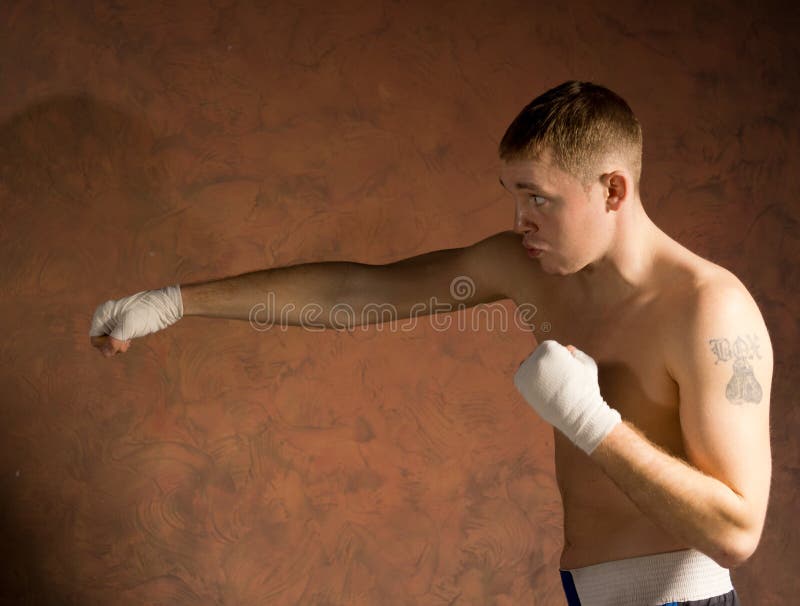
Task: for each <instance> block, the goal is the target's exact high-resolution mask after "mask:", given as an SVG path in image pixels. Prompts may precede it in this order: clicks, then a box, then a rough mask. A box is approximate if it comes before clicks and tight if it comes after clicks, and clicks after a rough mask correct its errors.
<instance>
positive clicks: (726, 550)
mask: <svg viewBox="0 0 800 606" xmlns="http://www.w3.org/2000/svg"><path fill="white" fill-rule="evenodd" d="M760 539H761V535H760V533H758V532H755V531H743V530H741V529H740V530H737V531H736V532H733V533H731V534H730V535H729V536H728V537H726V539H725V541H724V542H723V543H722V544H721V545H718V546H717V553H716V554H712V558H713V559H714V561H716V562H717V564H719V565H720V566H722V567H723V568H729V569H730V568H737V567H739V566H741V565H742V564H744V563H745V562H746V561H747V560H749V559H750V557H751V556H752V555H753V554H754V553H755V551H756V548H757V547H758V543H759V540H760Z"/></svg>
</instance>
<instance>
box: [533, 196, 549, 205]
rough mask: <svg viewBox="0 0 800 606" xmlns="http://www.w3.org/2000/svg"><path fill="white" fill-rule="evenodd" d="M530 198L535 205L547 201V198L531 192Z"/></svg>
mask: <svg viewBox="0 0 800 606" xmlns="http://www.w3.org/2000/svg"><path fill="white" fill-rule="evenodd" d="M530 200H531V201H533V203H534V204H535V205H536V206H542V205H543V204H544V203H545V202H547V198H543V197H542V196H537V195H536V194H531V196H530Z"/></svg>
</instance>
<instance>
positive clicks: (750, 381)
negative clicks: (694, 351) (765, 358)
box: [708, 335, 762, 404]
mask: <svg viewBox="0 0 800 606" xmlns="http://www.w3.org/2000/svg"><path fill="white" fill-rule="evenodd" d="M745 339H746V340H745ZM708 343H709V345H710V346H711V352H712V353H713V354H714V355H715V356H716V357H717V359H716V360H715V361H714V364H719V363H720V362H728V361H729V360H733V376H732V377H731V380H730V381H728V385H727V386H726V388H725V397H726V398H728V400H729V401H730V402H731V403H732V404H743V403H744V402H753V403H755V404H758V403H759V402H761V396H762V390H761V385H759V383H758V381H757V380H756V377H755V375H754V374H753V367H752V366H751V365H750V363H749V362H748V360H751V359H752V358H754V357H756V358H759V359H760V358H761V356H760V355H758V339H757V338H756V337H755V336H751V335H746V336H745V337H744V338H742V337H736V340H735V341H734V342H733V345H731V343H730V342H729V341H728V339H709V341H708Z"/></svg>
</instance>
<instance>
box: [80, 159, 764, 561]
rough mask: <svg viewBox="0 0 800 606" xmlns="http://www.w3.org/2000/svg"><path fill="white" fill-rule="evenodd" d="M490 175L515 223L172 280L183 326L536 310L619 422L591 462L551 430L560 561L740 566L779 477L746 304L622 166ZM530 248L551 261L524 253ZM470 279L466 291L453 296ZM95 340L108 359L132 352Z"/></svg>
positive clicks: (751, 308)
mask: <svg viewBox="0 0 800 606" xmlns="http://www.w3.org/2000/svg"><path fill="white" fill-rule="evenodd" d="M499 172H500V180H501V183H502V184H503V186H504V187H506V188H507V189H508V191H509V192H510V193H511V196H512V199H513V208H514V225H513V230H510V231H506V232H501V233H499V234H495V235H494V236H491V237H489V238H486V239H484V240H481V241H480V242H476V243H475V244H473V245H471V246H468V247H463V248H458V249H447V250H441V251H434V252H431V253H426V254H423V255H418V256H416V257H411V258H408V259H403V260H401V261H397V262H394V263H391V264H387V265H378V266H375V265H365V264H359V263H349V262H335V263H326V264H304V265H300V266H296V267H285V268H274V269H270V270H263V271H260V272H252V273H250V274H243V275H241V276H234V277H231V278H225V279H223V280H215V281H210V282H201V283H194V284H185V285H181V292H182V298H183V307H184V315H185V316H189V315H199V316H204V317H224V318H234V319H243V320H247V319H248V318H249V314H250V312H251V311H252V309H253V308H254V306H255V305H258V304H260V302H262V301H263V294H264V292H265V291H267V290H269V291H270V292H271V293H274V294H275V295H276V300H275V309H279V308H281V309H284V308H287V304H291V305H292V306H293V307H292V308H300V307H302V306H303V305H304V304H305V303H306V302H308V301H313V302H316V303H319V304H320V305H321V307H322V308H323V310H327V309H329V308H330V307H331V306H332V305H335V304H341V303H347V304H349V305H350V307H351V308H352V309H354V310H355V311H356V312H360V311H361V309H362V308H363V307H364V306H365V305H366V304H370V303H376V302H377V303H389V304H391V305H392V306H393V307H394V309H395V310H397V311H398V315H397V317H398V318H406V317H408V314H409V313H411V310H412V309H414V306H415V305H417V304H419V302H423V301H428V300H430V298H431V297H432V296H435V297H436V298H437V300H438V301H440V302H444V303H457V304H459V305H463V306H465V307H470V306H473V305H477V304H480V303H488V302H491V301H496V300H500V299H512V300H513V301H514V302H515V303H516V304H517V305H524V304H530V305H534V306H535V307H536V309H537V313H536V315H535V317H534V320H535V321H536V323H537V324H538V328H537V327H536V326H531V328H532V329H534V330H538V331H539V332H538V333H535V336H537V338H538V339H539V340H544V339H553V340H556V341H558V342H559V343H562V344H565V345H567V346H568V347H570V348H573V347H576V348H578V349H580V350H582V351H583V352H585V353H587V354H588V355H590V356H592V357H593V358H594V360H595V361H596V362H597V365H598V378H599V385H600V390H601V394H602V395H603V397H604V399H605V400H606V402H607V403H608V404H609V405H610V406H611V407H613V408H615V409H617V410H618V411H619V412H620V414H621V415H622V418H623V421H624V422H623V423H621V424H620V425H618V426H617V427H616V428H615V429H614V430H613V431H612V432H611V433H610V434H609V435H608V436H606V438H605V439H604V440H603V441H602V442H601V443H600V445H599V446H598V447H597V449H596V450H595V451H594V452H593V453H592V455H591V456H587V455H586V454H585V453H583V451H580V450H579V449H578V448H576V447H575V446H574V445H573V444H572V443H571V442H569V440H567V438H565V437H564V436H563V435H562V434H560V432H558V431H555V432H554V435H555V467H556V477H557V480H558V485H559V490H560V492H561V497H562V503H563V507H564V549H563V551H562V555H561V561H560V565H561V567H562V568H565V569H569V568H578V567H582V566H588V565H591V564H596V563H599V562H604V561H610V560H617V559H622V558H629V557H636V556H641V555H648V554H654V553H663V552H668V551H676V550H680V549H686V548H689V547H693V548H695V549H698V550H700V551H702V552H703V553H706V554H707V555H709V556H710V557H712V558H713V559H715V560H716V561H717V562H718V563H719V564H720V565H722V566H725V567H729V568H730V567H735V566H738V565H740V564H741V563H743V562H744V561H746V560H747V558H749V557H750V555H751V554H752V553H753V551H754V550H755V548H756V546H757V544H758V541H759V538H760V536H761V532H762V530H763V525H764V519H765V516H766V508H767V501H768V495H769V486H770V477H771V452H770V440H769V398H770V389H771V382H772V369H773V357H772V345H771V342H770V338H769V334H768V332H767V329H766V326H765V324H764V321H763V318H762V316H761V313H760V311H759V309H758V306H757V305H756V303H755V301H754V300H753V298H752V297H751V296H750V294H749V293H748V291H747V289H746V288H745V287H744V285H743V284H742V283H741V282H740V281H739V280H738V279H737V278H736V276H734V275H733V274H731V273H730V272H729V271H727V270H726V269H724V268H722V267H720V266H717V265H715V264H713V263H711V262H709V261H707V260H705V259H703V258H702V257H699V256H698V255H695V254H694V253H692V252H691V251H689V250H688V249H686V248H685V247H683V246H682V245H680V244H679V243H678V242H676V241H675V240H673V239H671V238H670V237H669V236H667V235H666V234H665V233H664V232H663V231H662V230H661V229H659V228H658V227H657V226H656V225H655V224H654V223H653V222H652V220H651V219H650V218H649V217H648V216H647V213H646V212H645V210H644V207H643V205H642V202H641V199H640V198H639V196H638V194H637V192H636V191H635V187H634V179H633V175H632V173H631V171H630V170H629V168H628V167H627V166H626V165H625V163H624V162H622V161H620V160H619V159H616V158H613V157H610V158H607V159H606V161H605V163H604V164H603V166H600V167H599V168H598V171H597V175H596V178H595V179H594V180H593V181H592V182H591V183H590V184H588V187H584V186H583V184H581V183H579V182H578V181H577V180H576V179H575V178H574V177H572V176H571V175H569V174H567V173H565V172H564V171H562V170H561V169H559V168H558V167H556V166H554V165H553V164H552V162H551V161H550V156H549V154H547V153H545V154H543V155H542V156H541V157H540V158H539V159H537V160H526V161H518V162H504V163H502V165H501V167H500V171H499ZM518 183H532V184H533V189H531V188H530V187H523V188H518V187H517V184H518ZM523 242H528V243H533V245H534V246H536V247H537V248H542V249H543V253H542V254H541V256H539V257H537V258H531V257H529V256H528V254H527V253H526V252H525V249H524V248H523V247H522V246H521V244H522V243H523ZM463 276H469V277H470V278H472V279H473V281H474V285H475V289H474V292H472V293H471V294H470V295H469V297H467V298H463V297H460V298H459V299H458V300H455V299H452V295H451V289H450V284H451V282H452V280H453V279H454V278H455V277H463ZM429 311H430V310H425V311H424V312H423V314H422V315H424V313H427V312H429ZM431 313H433V312H431ZM323 315H324V314H323ZM298 321H299V320H298V318H297V317H294V316H292V317H289V318H287V323H289V324H296V323H297V322H298ZM545 322H547V323H548V330H547V332H546V333H545V332H544V329H543V328H542V327H543V326H544V323H545ZM91 341H92V344H93V345H94V346H95V347H96V348H98V350H100V351H101V353H103V354H104V355H105V356H107V357H112V356H114V355H117V354H118V353H122V352H125V351H127V349H128V347H129V345H130V342H129V341H126V342H121V341H117V340H116V339H113V338H110V337H92V339H91Z"/></svg>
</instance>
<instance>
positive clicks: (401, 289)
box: [181, 232, 519, 327]
mask: <svg viewBox="0 0 800 606" xmlns="http://www.w3.org/2000/svg"><path fill="white" fill-rule="evenodd" d="M512 242H513V246H515V247H516V249H519V237H518V236H515V235H514V234H513V233H512V232H501V233H498V234H495V235H493V236H490V237H488V238H485V239H484V240H481V241H479V242H476V243H475V244H472V245H470V246H465V247H462V248H450V249H443V250H436V251H433V252H428V253H424V254H421V255H417V256H414V257H409V258H406V259H402V260H400V261H396V262H393V263H388V264H384V265H370V264H365V263H355V262H350V261H328V262H320V263H303V264H300V265H291V266H285V267H277V268H273V269H266V270H261V271H256V272H251V273H246V274H242V275H238V276H233V277H230V278H224V279H222V280H214V281H211V282H202V283H194V284H185V285H182V286H181V293H182V295H183V309H184V315H187V316H188V315H196V316H205V317H212V318H228V319H239V320H248V319H250V320H253V319H254V315H253V314H255V316H256V318H257V320H258V321H259V322H266V323H270V324H282V325H291V326H299V325H302V323H303V321H308V318H309V317H308V315H307V314H308V311H309V308H308V306H309V305H314V306H315V308H316V311H315V313H314V320H313V321H314V323H315V324H322V325H324V326H326V327H334V326H340V325H341V324H342V323H343V322H345V321H346V322H347V324H348V325H350V326H352V325H360V324H369V323H372V322H376V321H384V320H386V319H397V320H399V319H403V318H408V317H411V316H412V315H414V316H422V315H428V314H431V313H437V312H447V311H452V310H455V309H458V308H459V306H461V307H472V306H474V305H478V304H480V303H488V302H491V301H496V300H498V299H503V298H508V297H509V296H510V295H509V290H510V289H509V286H510V285H508V284H506V283H505V282H507V281H508V280H506V279H504V277H505V274H504V273H503V271H502V267H503V263H504V258H505V257H507V254H508V251H509V247H510V246H511V245H512ZM334 307H335V308H336V309H334ZM304 308H305V312H303V310H304ZM337 310H340V312H339V313H336V311H337ZM341 310H343V311H344V312H345V313H344V314H343V313H341ZM304 313H305V314H306V315H304ZM387 314H388V318H387ZM344 318H347V320H344Z"/></svg>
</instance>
